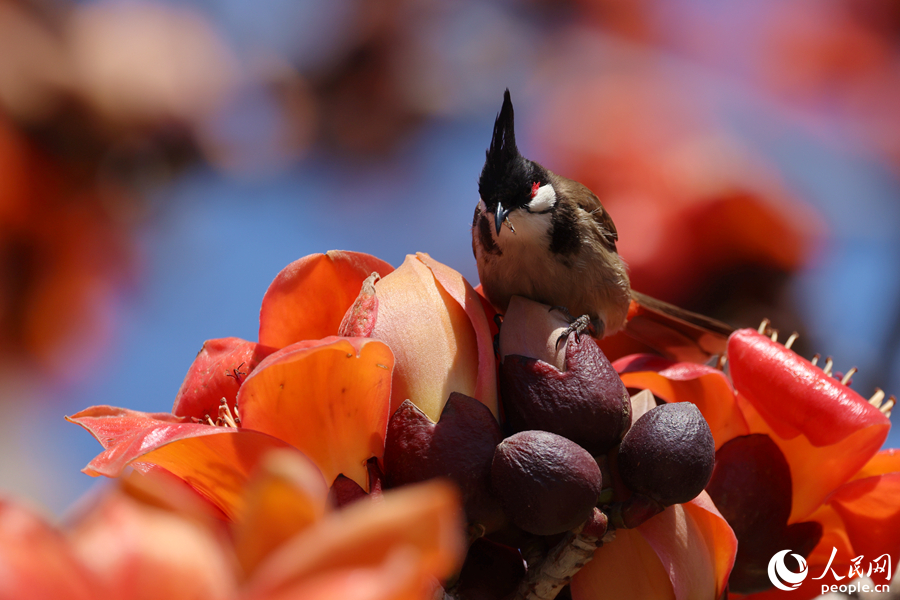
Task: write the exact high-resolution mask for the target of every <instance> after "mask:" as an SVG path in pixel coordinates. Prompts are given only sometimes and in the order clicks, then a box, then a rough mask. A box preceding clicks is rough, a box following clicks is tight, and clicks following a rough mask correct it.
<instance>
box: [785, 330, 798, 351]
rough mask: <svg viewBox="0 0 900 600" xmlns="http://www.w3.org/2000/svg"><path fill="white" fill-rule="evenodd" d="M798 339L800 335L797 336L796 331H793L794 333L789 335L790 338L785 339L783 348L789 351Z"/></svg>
mask: <svg viewBox="0 0 900 600" xmlns="http://www.w3.org/2000/svg"><path fill="white" fill-rule="evenodd" d="M798 337H800V334H799V333H797V332H796V331H795V332H794V333H792V334H791V337H789V338H788V339H787V341H786V342H785V343H784V347H785V348H787V349H788V350H790V349H791V346H793V345H794V342H796V341H797V338H798Z"/></svg>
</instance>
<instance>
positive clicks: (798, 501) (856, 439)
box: [738, 394, 887, 523]
mask: <svg viewBox="0 0 900 600" xmlns="http://www.w3.org/2000/svg"><path fill="white" fill-rule="evenodd" d="M738 404H739V406H740V407H741V412H742V413H743V414H744V418H746V419H747V423H748V425H749V427H750V431H751V432H753V433H764V434H767V435H768V436H769V437H771V438H772V440H773V441H774V442H775V443H776V444H777V445H778V447H779V448H780V449H781V452H782V453H783V454H784V457H785V458H786V459H787V461H788V464H789V465H790V468H791V479H792V483H793V491H792V495H793V498H792V501H791V516H790V518H789V519H788V522H789V523H796V522H798V521H805V520H807V519H808V518H809V515H810V514H812V513H813V512H814V511H815V510H817V509H818V508H819V506H821V504H822V503H823V502H824V501H825V499H826V498H827V497H828V495H829V494H830V493H831V492H832V491H834V490H835V489H836V488H837V487H839V486H840V485H842V484H843V483H844V482H846V481H847V480H849V479H850V478H851V477H853V475H854V474H856V473H857V472H858V471H859V470H860V469H861V468H862V467H863V466H864V465H865V464H866V463H867V461H868V460H869V459H870V458H872V457H873V456H874V455H875V453H876V452H878V448H879V447H880V446H881V444H882V442H883V441H884V435H885V434H886V432H887V426H884V427H882V426H881V425H875V426H872V427H866V428H864V429H861V430H859V431H856V432H855V433H851V434H850V435H848V436H847V437H845V438H843V439H841V440H839V441H838V442H837V443H835V444H832V445H828V446H816V445H814V444H812V443H811V442H810V440H809V439H808V438H807V437H806V436H805V435H798V436H796V437H794V438H791V439H784V438H781V437H779V436H778V434H777V433H776V431H775V430H774V428H772V427H771V426H770V424H769V422H768V421H767V420H766V419H765V418H763V416H762V415H761V414H759V412H757V410H756V405H755V404H753V403H751V402H750V401H749V400H747V399H746V398H744V397H743V396H742V395H740V394H739V395H738ZM882 431H884V433H882ZM810 473H814V474H815V476H808V474H810Z"/></svg>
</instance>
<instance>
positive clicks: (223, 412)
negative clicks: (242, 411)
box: [216, 398, 237, 429]
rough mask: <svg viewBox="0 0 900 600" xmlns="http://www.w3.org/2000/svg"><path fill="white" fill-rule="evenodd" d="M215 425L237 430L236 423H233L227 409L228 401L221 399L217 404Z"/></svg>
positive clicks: (229, 411)
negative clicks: (217, 416)
mask: <svg viewBox="0 0 900 600" xmlns="http://www.w3.org/2000/svg"><path fill="white" fill-rule="evenodd" d="M216 424H217V425H224V426H225V427H232V428H234V429H237V423H235V421H234V417H233V416H232V415H231V409H230V408H228V401H227V400H226V399H225V398H222V400H221V403H220V404H219V420H218V421H216Z"/></svg>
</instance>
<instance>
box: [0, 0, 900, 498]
mask: <svg viewBox="0 0 900 600" xmlns="http://www.w3.org/2000/svg"><path fill="white" fill-rule="evenodd" d="M507 87H508V88H509V89H510V91H511V93H512V97H513V100H514V103H515V106H516V111H517V130H518V136H519V147H520V149H521V150H522V151H523V153H524V154H525V155H526V156H528V157H529V158H532V159H534V160H537V161H538V162H541V163H542V164H544V165H545V166H546V167H547V168H549V169H551V170H553V171H555V172H557V173H560V174H562V175H565V176H567V177H571V178H574V179H578V180H580V181H582V182H584V183H586V184H587V185H588V186H590V187H591V188H592V189H593V190H594V191H595V192H597V193H598V194H599V195H600V196H601V197H602V198H603V200H604V203H605V204H606V206H607V208H608V209H609V210H610V211H611V213H612V215H613V217H614V219H615V221H616V223H617V225H618V229H619V236H620V239H621V244H620V251H621V253H622V255H623V256H624V257H625V259H626V260H627V261H628V263H629V265H630V267H631V272H632V277H633V283H634V287H635V288H637V289H639V290H641V291H643V292H646V293H649V294H652V295H655V296H657V297H660V298H662V299H665V300H669V301H671V302H675V303H678V304H680V305H682V306H684V307H686V308H691V309H694V310H697V311H701V312H704V313H708V314H710V315H713V316H716V317H718V318H720V319H723V320H726V321H729V322H730V323H732V324H733V325H736V326H753V327H755V326H756V325H758V323H759V321H760V320H761V319H762V318H763V317H768V318H770V319H771V320H772V322H773V325H774V327H776V328H778V329H780V330H781V331H782V332H784V335H785V336H786V335H788V334H790V332H792V331H799V332H800V333H801V337H800V341H799V342H798V343H797V344H796V345H795V346H794V348H795V349H797V350H798V351H799V352H800V353H801V354H804V355H806V356H811V355H812V354H813V353H816V352H818V353H821V354H822V355H823V356H827V355H830V356H833V357H834V361H835V368H836V370H837V371H846V370H847V369H849V368H850V367H852V366H856V367H859V369H860V372H859V373H858V374H857V375H856V376H855V377H854V387H855V388H856V389H857V390H858V391H860V393H861V394H863V395H864V396H867V397H868V396H869V395H870V394H871V393H872V392H873V391H874V388H875V387H876V386H878V387H882V388H884V389H885V390H886V391H887V392H888V393H897V392H898V391H900V368H898V367H900V247H898V244H897V243H896V239H897V235H896V232H897V227H898V225H900V202H898V200H900V183H898V182H900V180H898V174H900V4H898V3H897V2H896V0H796V1H795V2H791V3H789V4H787V3H784V2H781V1H779V0H757V1H756V2H752V3H720V2H712V1H710V0H640V1H635V2H621V1H618V0H568V1H562V0H560V1H553V0H521V1H514V0H505V1H493V2H489V1H480V0H455V1H453V2H438V1H430V2H428V1H419V2H416V1H414V0H257V1H256V2H252V3H250V2H243V1H241V0H193V1H184V2H169V3H160V2H149V1H139V0H132V1H127V2H125V1H123V2H114V1H109V0H103V1H100V2H89V1H80V2H68V1H65V0H32V1H27V0H0V410H2V411H3V419H2V420H0V488H2V492H3V493H13V494H16V495H18V496H20V497H24V498H26V499H30V500H31V501H33V502H34V503H35V504H37V505H38V506H41V507H43V508H44V509H46V510H47V511H49V512H50V513H55V514H61V512H62V511H63V510H65V508H66V507H67V506H69V505H70V504H71V503H72V502H73V501H74V500H75V499H76V498H77V497H78V496H79V495H81V494H82V493H83V492H84V491H85V490H87V489H88V488H89V487H90V486H91V485H93V484H94V483H95V481H94V480H92V479H91V478H89V477H88V476H86V475H84V474H82V473H80V472H79V471H80V469H81V468H82V467H83V466H84V465H85V464H87V462H89V461H90V460H91V458H93V456H94V455H96V454H97V453H98V452H99V451H100V446H99V444H97V443H96V442H95V441H94V440H93V439H92V438H91V437H90V436H89V435H88V434H87V433H86V432H84V431H82V430H81V429H80V428H78V427H77V426H75V425H71V424H68V423H65V422H64V421H63V415H66V414H72V413H74V412H77V411H78V410H80V409H82V408H85V407H87V406H89V405H94V404H112V405H118V406H126V407H130V408H133V409H138V410H144V411H169V410H170V409H171V405H172V401H173V399H174V396H175V393H176V392H177V390H178V388H179V386H180V384H181V381H182V379H183V377H184V374H185V373H186V371H187V368H188V366H189V365H190V363H191V361H192V359H193V357H194V355H195V354H196V352H197V351H198V350H199V349H200V346H201V344H202V343H203V341H204V340H206V339H208V338H216V337H225V336H239V337H243V338H246V339H256V336H257V327H258V311H259V304H260V301H261V300H262V296H263V294H264V292H265V290H266V288H267V286H268V284H269V283H270V282H271V280H272V279H273V278H274V277H275V275H276V274H277V273H278V271H279V270H280V269H281V268H282V267H284V266H285V265H287V264H288V263H289V262H291V261H292V260H294V259H296V258H299V257H301V256H303V255H306V254H309V253H312V252H322V251H325V250H328V249H349V250H358V251H364V252H369V253H372V254H375V255H377V256H379V257H381V258H383V259H385V260H387V261H388V262H390V263H392V264H394V265H395V266H396V265H399V264H400V263H401V262H402V260H403V257H404V255H405V254H407V253H413V252H416V251H424V252H428V253H430V254H431V255H432V256H433V257H435V258H436V259H438V260H440V261H442V262H444V263H446V264H449V265H450V266H452V267H454V268H456V269H458V270H459V271H461V272H462V273H463V274H464V275H465V276H466V277H467V278H468V279H469V280H470V281H471V282H472V283H473V284H475V283H476V282H477V273H476V269H475V262H474V259H473V257H472V254H471V246H470V237H469V227H470V223H471V218H472V212H473V209H474V206H475V204H476V203H477V200H478V192H477V179H478V175H479V173H480V170H481V166H482V163H483V161H484V151H485V149H486V147H487V145H488V143H489V141H490V135H491V130H492V125H493V120H494V117H495V115H496V113H497V111H498V110H499V107H500V103H501V100H502V94H503V90H504V89H505V88H507ZM898 443H900V435H898V434H896V433H894V434H893V435H892V437H891V438H890V439H889V440H888V445H890V446H897V445H898Z"/></svg>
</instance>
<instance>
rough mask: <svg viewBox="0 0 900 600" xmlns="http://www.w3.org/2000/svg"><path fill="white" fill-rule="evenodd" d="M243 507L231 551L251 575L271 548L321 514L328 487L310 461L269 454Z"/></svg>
mask: <svg viewBox="0 0 900 600" xmlns="http://www.w3.org/2000/svg"><path fill="white" fill-rule="evenodd" d="M245 496H246V504H247V509H246V510H245V511H244V517H243V519H241V521H239V522H237V523H235V524H234V537H235V549H236V552H237V555H238V559H239V560H240V562H241V565H242V566H243V567H244V572H245V573H248V574H249V573H252V572H253V570H254V569H255V568H256V567H257V565H259V563H260V562H261V561H262V560H263V559H264V558H265V557H266V556H267V555H268V554H269V553H271V552H272V551H273V550H274V549H275V548H277V547H278V546H280V545H281V544H282V543H284V542H285V541H286V540H288V539H290V538H291V537H292V536H293V535H295V534H296V533H297V532H299V531H302V530H303V529H305V528H306V527H308V526H310V525H311V524H313V523H315V522H316V521H317V520H319V519H320V518H322V516H323V515H324V514H325V509H326V506H327V504H328V486H327V485H326V483H325V479H324V478H323V477H322V473H321V472H319V470H318V469H317V468H316V467H315V465H313V463H312V461H310V460H309V459H307V458H306V457H304V456H303V455H301V454H299V453H297V452H291V451H282V452H278V451H275V452H270V453H269V454H268V455H266V457H265V458H264V459H263V462H262V464H261V465H260V468H259V470H258V471H257V473H256V474H255V475H254V477H253V479H252V480H251V481H250V484H249V485H248V488H247V491H246V492H245Z"/></svg>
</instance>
